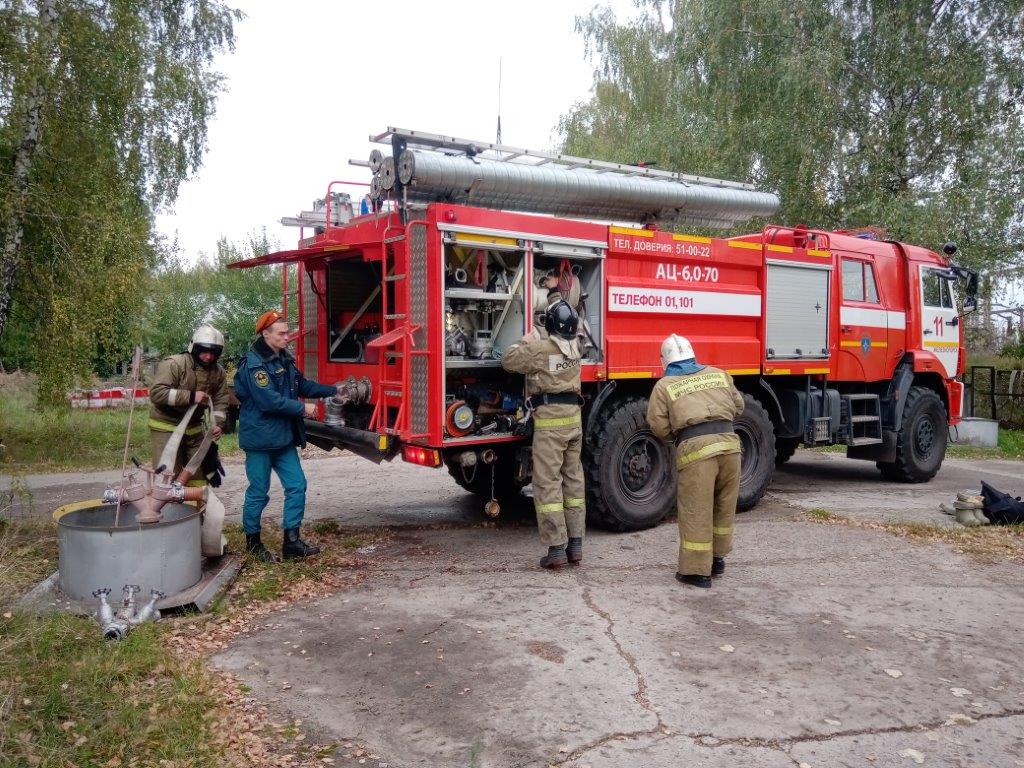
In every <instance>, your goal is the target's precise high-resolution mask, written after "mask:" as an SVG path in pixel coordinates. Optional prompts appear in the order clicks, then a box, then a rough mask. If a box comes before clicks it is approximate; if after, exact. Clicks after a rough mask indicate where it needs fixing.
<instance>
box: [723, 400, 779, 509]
mask: <svg viewBox="0 0 1024 768" xmlns="http://www.w3.org/2000/svg"><path fill="white" fill-rule="evenodd" d="M733 427H734V429H735V430H736V434H737V435H739V437H740V448H741V452H742V456H741V458H740V495H739V499H737V501H736V510H737V511H739V512H745V511H746V510H748V509H751V508H752V507H754V506H756V505H757V502H759V501H760V500H761V497H762V496H764V492H765V491H766V490H768V484H769V483H770V482H771V481H772V470H774V469H775V427H774V425H773V424H772V420H771V418H770V417H769V416H768V411H766V410H765V409H764V406H763V405H761V403H759V402H758V401H757V400H756V399H754V398H753V397H752V396H751V395H748V394H746V393H744V394H743V413H741V414H740V415H739V416H737V417H736V418H735V419H734V420H733Z"/></svg>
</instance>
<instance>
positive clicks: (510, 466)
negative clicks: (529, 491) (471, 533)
mask: <svg viewBox="0 0 1024 768" xmlns="http://www.w3.org/2000/svg"><path fill="white" fill-rule="evenodd" d="M445 465H446V466H447V467H448V474H449V475H451V476H452V479H454V480H455V482H456V483H458V484H459V486H460V487H462V488H464V489H466V490H467V491H469V492H470V493H472V494H475V495H477V496H479V497H480V498H481V499H483V500H484V501H490V499H491V466H490V465H487V464H483V463H482V462H477V465H476V466H475V467H470V468H469V469H465V470H464V469H463V467H462V466H461V465H459V464H457V463H455V462H454V461H451V460H449V458H448V457H445ZM493 466H494V494H495V496H497V497H498V498H499V499H506V500H507V499H512V498H515V497H516V496H518V495H519V492H520V491H521V490H522V489H523V486H524V485H526V483H525V482H519V481H517V480H516V478H515V472H516V461H515V452H514V451H502V452H500V453H499V454H498V460H497V461H496V462H495V463H494V465H493Z"/></svg>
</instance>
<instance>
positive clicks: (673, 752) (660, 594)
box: [216, 504, 1024, 768]
mask: <svg viewBox="0 0 1024 768" xmlns="http://www.w3.org/2000/svg"><path fill="white" fill-rule="evenodd" d="M737 526H738V528H737V535H736V536H737V538H736V541H737V550H736V552H735V553H734V555H733V556H731V557H730V558H729V561H728V562H729V566H728V570H727V573H726V575H725V577H723V579H721V580H716V583H715V587H714V588H713V589H711V590H709V591H707V592H704V591H700V590H694V589H688V588H684V587H681V586H680V585H679V584H678V583H677V582H676V581H675V580H674V578H673V576H672V574H673V570H674V567H673V566H674V561H675V547H676V542H675V535H676V534H675V529H674V526H672V525H663V526H660V527H658V528H656V529H653V530H650V531H644V532H641V533H635V534H627V535H612V534H602V533H597V532H595V533H594V534H592V535H590V536H589V537H588V540H587V545H586V562H585V564H584V566H583V567H581V568H578V569H571V570H566V571H562V572H560V573H543V572H539V571H537V570H536V569H535V565H534V562H535V559H536V557H537V556H538V555H539V553H540V552H539V549H540V548H539V546H538V544H537V541H536V533H535V531H534V530H533V529H532V528H530V527H529V526H525V525H513V524H505V525H502V526H499V527H496V528H494V527H473V528H452V529H446V530H429V529H417V530H402V531H398V532H396V533H395V538H394V540H393V541H392V543H391V544H389V545H388V547H387V548H385V549H383V550H381V551H379V552H378V553H377V555H378V556H377V559H376V561H375V563H374V564H373V565H372V566H371V571H372V575H371V577H370V579H369V580H368V581H367V582H366V584H365V585H364V586H363V587H361V588H360V589H358V590H357V591H354V592H349V593H345V594H342V595H339V596H336V597H334V598H330V599H328V600H324V601H321V602H320V603H317V604H314V605H312V606H306V607H300V608H294V609H291V610H290V611H288V612H286V613H285V614H282V615H278V616H274V617H271V618H270V619H268V620H267V624H266V626H265V628H264V629H263V630H262V631H259V632H257V633H255V634H254V635H252V636H250V637H246V638H241V639H239V640H237V641H235V642H234V643H232V645H231V646H230V648H229V649H228V651H227V652H226V653H224V654H222V655H221V656H219V657H218V658H217V659H216V663H218V664H221V665H223V666H225V667H226V668H228V669H231V670H233V671H235V672H236V673H238V674H239V675H240V676H241V677H242V678H243V680H245V681H246V682H247V683H249V684H251V685H253V686H254V687H255V688H256V690H257V692H259V693H261V694H262V695H263V696H267V697H271V698H273V699H275V700H276V703H277V704H278V705H280V706H283V707H285V708H286V709H287V710H290V711H293V712H295V713H296V715H297V716H301V717H302V718H303V721H304V722H305V723H306V724H307V725H313V726H315V727H319V728H321V729H322V730H323V732H324V733H325V734H326V735H327V736H336V737H355V736H358V737H359V738H361V739H363V740H364V741H366V743H367V744H369V745H372V748H373V750H374V752H375V753H376V754H379V755H380V756H381V758H380V759H381V761H383V762H386V763H387V764H388V765H389V766H392V767H393V766H406V765H409V766H419V765H439V766H447V765H452V766H465V765H479V766H515V765H522V766H532V765H549V764H558V765H567V766H569V765H571V766H583V765H591V766H598V765H622V764H627V761H628V763H629V764H636V763H637V762H639V763H641V764H643V765H645V766H653V767H654V768H657V767H658V766H678V765H680V764H683V763H685V762H694V763H696V764H700V765H719V764H720V765H751V766H755V765H756V766H762V765H767V766H774V765H776V764H778V765H795V764H797V763H798V762H800V761H799V760H794V758H793V757H792V756H791V755H789V754H788V753H789V752H792V754H793V755H796V753H797V750H798V749H800V750H805V751H806V750H812V749H816V750H819V753H816V754H828V755H832V754H838V751H835V752H831V753H830V752H826V751H822V750H827V749H828V748H826V747H823V746H821V745H822V744H824V743H825V742H831V741H840V740H844V739H845V740H850V743H851V744H859V743H861V741H863V740H864V739H865V738H866V736H867V735H870V734H874V736H873V738H876V739H877V743H878V744H880V745H883V746H884V747H885V748H886V749H889V751H890V752H892V753H893V754H895V752H898V749H896V748H897V747H898V748H899V749H903V748H904V747H903V746H900V745H904V744H910V743H911V742H910V741H907V739H908V734H911V735H915V734H916V732H917V731H918V730H919V729H920V728H921V727H922V724H925V725H929V724H930V726H931V727H937V726H938V725H941V724H942V723H943V722H945V721H946V719H948V718H949V717H950V716H951V715H954V714H956V715H958V716H960V717H964V716H969V717H971V718H972V719H976V720H980V722H979V723H977V724H972V725H968V726H966V727H965V731H966V732H967V733H971V732H973V729H974V728H977V727H979V726H980V725H981V724H983V723H989V722H994V720H995V718H997V717H998V716H1000V715H1001V714H1005V713H1007V712H1012V711H1020V710H1021V708H1022V707H1024V673H1022V672H1021V671H1020V667H1019V665H1018V664H1017V663H1016V662H1015V661H1014V659H1013V656H1012V654H1008V653H1007V652H1006V648H1008V647H1016V643H1017V638H1018V635H1019V627H1020V626H1021V625H1022V623H1024V591H1022V590H1021V589H1020V587H1021V586H1022V585H1024V579H1022V577H1021V573H1020V569H1019V568H1017V567H1015V566H1009V565H982V564H979V563H976V562H974V561H972V560H969V559H967V558H965V557H963V556H961V555H958V554H956V553H954V552H953V551H952V550H950V549H949V548H948V547H945V546H935V545H929V544H921V543H916V542H911V541H908V540H905V539H900V538H897V537H894V536H891V535H889V534H887V533H884V532H879V531H870V530H863V529H857V528H847V527H842V526H831V525H829V526H825V525H820V524H815V523H811V522H806V521H802V520H800V519H799V517H798V516H796V515H795V514H794V512H793V511H792V509H791V508H788V507H783V506H780V505H772V504H769V505H766V506H764V507H763V508H760V509H758V510H757V511H755V512H752V513H747V514H744V515H741V516H740V517H739V518H738V522H737ZM346 601H347V602H346ZM398 628H402V629H403V631H402V632H398ZM428 632H429V633H431V634H429V636H428V635H427V633H428ZM296 638H299V639H296ZM301 638H309V639H310V640H309V642H310V645H308V646H307V645H303V646H302V647H303V648H305V649H306V650H307V653H306V654H304V655H301V654H299V651H298V649H295V648H292V647H291V645H292V644H294V643H299V642H305V641H302V640H301ZM423 640H427V641H428V642H426V643H423V642H422V641H423ZM286 643H287V644H288V645H286ZM387 643H391V645H387ZM438 648H443V651H440V652H439V651H438ZM730 648H731V650H729V649H730ZM371 652H372V653H373V655H372V656H370V655H368V654H370V653H371ZM288 653H292V655H291V656H288V655H287V654H288ZM438 655H443V657H444V658H443V660H439V659H438V658H437V657H438ZM308 657H311V658H310V659H309V660H306V659H307V658H308ZM886 670H890V671H891V672H892V673H896V674H895V675H894V674H890V672H887V671H886ZM416 672H419V673H420V674H419V675H417V674H416ZM285 680H287V681H288V682H289V683H290V684H291V686H292V687H291V688H290V689H288V690H282V685H283V681H285ZM427 685H431V686H433V687H432V688H427V687H426V686H427ZM466 688H468V689H469V690H468V691H464V689H466ZM965 691H966V693H964V692H965ZM992 727H993V728H994V727H995V726H994V725H993V726H992ZM666 732H668V733H670V734H672V735H671V736H669V735H667V733H666ZM876 732H877V733H876ZM979 733H980V731H979ZM851 734H852V735H851ZM697 737H699V738H697ZM695 738H696V740H695ZM855 739H859V740H861V741H856V742H855V741H854V740H855ZM915 739H916V735H915ZM1000 739H1001V740H996V741H993V744H996V745H999V746H998V749H999V750H1002V749H1004V748H1007V749H1008V748H1011V747H1012V743H1011V742H1010V741H1008V739H1007V738H1002V737H1000ZM873 743H874V742H873ZM913 743H917V742H916V741H914V742H913ZM954 747H955V745H951V746H950V747H949V749H953V748H954ZM851 748H853V747H851ZM880 748H881V747H879V749H880ZM909 748H914V747H909ZM837 749H838V748H837ZM893 750H895V752H894V751H893ZM978 750H980V752H978V753H979V754H983V755H987V758H988V760H989V762H988V763H983V764H987V765H993V766H995V765H1001V763H1000V762H999V760H997V759H996V758H997V757H998V756H999V755H1001V754H1003V753H1002V752H1001V751H990V750H986V749H985V747H984V746H980V747H977V749H975V748H974V747H971V748H970V749H968V745H967V743H966V742H965V745H964V746H963V748H962V750H961V752H956V751H955V749H954V750H953V752H950V753H949V755H952V756H947V753H944V752H935V755H936V756H935V757H934V759H932V760H930V761H929V762H928V764H929V765H949V766H960V765H967V764H968V763H966V762H963V761H962V759H967V758H966V756H968V753H970V754H974V753H975V752H977V751H978ZM808 754H810V753H808ZM886 754H889V753H886ZM806 762H808V763H809V764H810V765H812V766H816V765H832V764H836V763H835V762H834V761H832V760H831V758H829V759H825V760H824V761H822V759H820V758H818V757H815V758H814V759H813V760H811V759H807V760H806ZM863 764H870V763H867V762H866V761H865V762H864V763H863ZM879 764H880V763H879ZM904 764H906V765H912V764H913V763H912V762H908V761H904ZM1010 765H1012V763H1011V764H1010Z"/></svg>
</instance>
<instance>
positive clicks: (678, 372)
mask: <svg viewBox="0 0 1024 768" xmlns="http://www.w3.org/2000/svg"><path fill="white" fill-rule="evenodd" d="M661 364H662V365H663V366H664V367H665V375H664V377H662V378H661V379H660V380H659V381H658V383H657V384H655V385H654V390H653V391H652V392H651V399H650V402H649V404H648V406H647V423H648V424H649V425H650V427H651V431H652V432H654V434H655V435H657V436H658V437H659V438H661V439H662V440H665V441H670V442H672V443H674V444H675V445H676V467H677V468H678V470H679V474H678V479H677V481H676V510H677V512H678V521H679V562H678V567H677V570H676V578H677V579H678V580H679V581H681V582H683V583H684V584H690V585H692V586H696V587H710V586H711V577H712V576H719V575H721V574H722V573H724V572H725V556H726V555H727V554H729V552H730V551H731V550H732V529H733V520H734V518H735V516H736V499H737V497H738V495H739V486H740V440H739V438H738V437H737V436H736V433H735V432H734V431H733V419H734V418H736V416H738V415H739V414H741V413H742V412H743V398H742V396H741V395H740V393H739V392H738V391H737V390H736V387H735V386H733V382H732V377H731V376H729V374H728V373H726V372H725V371H722V370H719V369H718V368H712V367H711V366H709V365H700V364H699V363H698V362H697V358H696V355H695V354H694V351H693V346H692V345H691V344H690V342H689V340H688V339H686V338H684V337H683V336H678V335H676V334H672V335H671V336H669V337H668V338H667V339H665V341H664V342H662V345H661Z"/></svg>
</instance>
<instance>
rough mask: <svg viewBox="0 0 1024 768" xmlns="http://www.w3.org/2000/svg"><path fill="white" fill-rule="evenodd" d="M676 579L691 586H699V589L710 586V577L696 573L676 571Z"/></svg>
mask: <svg viewBox="0 0 1024 768" xmlns="http://www.w3.org/2000/svg"><path fill="white" fill-rule="evenodd" d="M676 581H681V582H682V583H683V584H689V585H690V586H691V587H700V588H701V589H710V588H711V577H710V576H701V575H700V574H697V573H679V571H676Z"/></svg>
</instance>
